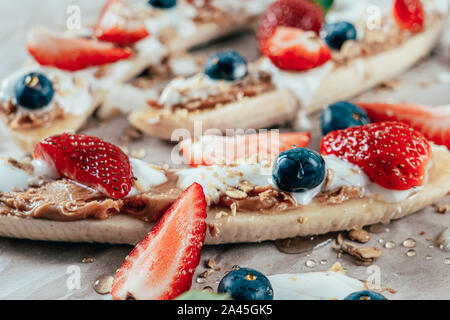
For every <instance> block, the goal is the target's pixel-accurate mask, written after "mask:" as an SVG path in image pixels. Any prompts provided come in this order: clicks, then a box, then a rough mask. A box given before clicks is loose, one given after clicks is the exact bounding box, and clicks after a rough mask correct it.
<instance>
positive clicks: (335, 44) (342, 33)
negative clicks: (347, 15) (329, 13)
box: [325, 21, 357, 50]
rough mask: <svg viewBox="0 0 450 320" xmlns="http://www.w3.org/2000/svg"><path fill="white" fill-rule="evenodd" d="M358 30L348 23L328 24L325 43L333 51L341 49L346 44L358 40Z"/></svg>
mask: <svg viewBox="0 0 450 320" xmlns="http://www.w3.org/2000/svg"><path fill="white" fill-rule="evenodd" d="M356 35H357V32H356V28H355V27H354V26H353V24H351V23H350V22H347V21H338V22H334V23H328V24H327V25H326V26H325V41H326V42H327V44H328V46H329V47H330V48H332V49H336V50H339V49H341V47H342V45H343V44H344V42H346V41H348V40H356Z"/></svg>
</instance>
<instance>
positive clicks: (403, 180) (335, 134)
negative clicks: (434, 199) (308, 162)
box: [320, 121, 431, 190]
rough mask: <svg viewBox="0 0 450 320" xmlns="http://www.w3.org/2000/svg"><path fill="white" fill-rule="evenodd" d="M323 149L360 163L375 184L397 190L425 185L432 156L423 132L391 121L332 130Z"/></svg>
mask: <svg viewBox="0 0 450 320" xmlns="http://www.w3.org/2000/svg"><path fill="white" fill-rule="evenodd" d="M320 151H321V152H322V154H324V155H329V154H333V155H335V156H337V157H339V158H341V159H344V160H347V161H349V162H351V163H353V164H356V165H358V166H359V167H361V168H362V170H363V171H364V172H365V173H366V174H367V175H368V176H369V178H370V179H371V180H372V181H374V182H375V183H378V184H379V185H381V186H382V187H385V188H388V189H396V190H406V189H410V188H412V187H416V186H420V185H422V183H423V181H424V177H425V172H426V165H427V162H428V160H429V158H430V156H431V148H430V145H429V144H428V142H427V140H426V139H425V137H424V136H423V135H422V134H421V133H420V132H418V131H415V130H414V129H413V128H411V127H410V126H408V125H406V124H404V123H401V122H390V121H387V122H377V123H370V124H366V125H363V126H359V127H350V128H347V129H344V130H337V131H332V132H330V133H329V134H327V135H326V136H325V137H324V138H323V139H322V143H321V146H320Z"/></svg>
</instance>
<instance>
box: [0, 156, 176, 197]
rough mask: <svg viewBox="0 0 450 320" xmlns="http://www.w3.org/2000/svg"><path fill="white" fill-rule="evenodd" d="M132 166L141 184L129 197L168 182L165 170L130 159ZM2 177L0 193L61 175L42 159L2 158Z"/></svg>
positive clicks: (18, 189) (137, 181) (26, 187)
mask: <svg viewBox="0 0 450 320" xmlns="http://www.w3.org/2000/svg"><path fill="white" fill-rule="evenodd" d="M130 164H131V168H132V171H133V175H134V177H135V178H136V183H135V184H139V190H138V189H137V188H136V187H134V186H133V187H132V189H131V191H130V193H129V196H132V195H136V194H138V193H139V192H142V191H147V190H150V189H151V188H152V187H154V186H159V185H161V184H163V183H165V182H167V181H168V178H167V176H166V175H165V173H164V171H163V170H161V169H158V168H156V167H154V166H152V165H150V164H148V163H146V162H144V161H142V160H139V159H136V158H130ZM0 177H2V179H0V192H12V191H23V190H26V189H28V188H29V187H30V186H36V185H39V182H40V181H46V180H56V179H59V178H60V175H59V174H58V172H57V171H56V169H55V167H54V166H53V165H52V164H50V163H49V162H47V161H44V160H42V159H33V160H31V161H29V162H25V163H18V162H16V161H14V160H12V159H11V158H6V157H0ZM80 185H81V184H80ZM86 188H88V187H86Z"/></svg>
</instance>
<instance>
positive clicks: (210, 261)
mask: <svg viewBox="0 0 450 320" xmlns="http://www.w3.org/2000/svg"><path fill="white" fill-rule="evenodd" d="M205 265H206V267H207V268H211V269H214V267H215V266H216V261H214V259H213V258H209V259H208V260H206V262H205Z"/></svg>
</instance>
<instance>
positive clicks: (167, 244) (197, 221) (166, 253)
mask: <svg viewBox="0 0 450 320" xmlns="http://www.w3.org/2000/svg"><path fill="white" fill-rule="evenodd" d="M205 235H206V200H205V195H204V193H203V189H202V187H201V186H200V185H199V184H198V183H194V184H192V185H191V186H190V187H188V188H187V189H186V190H185V191H184V192H183V193H182V195H181V196H180V197H179V198H178V199H177V200H176V201H175V202H174V204H173V205H172V206H171V207H170V208H169V209H168V210H167V211H166V212H165V213H164V215H163V216H162V217H161V219H160V220H159V221H158V223H157V224H156V225H155V227H153V229H152V230H151V231H150V232H149V233H148V234H147V236H146V237H145V238H144V239H143V240H141V242H139V243H138V245H137V246H136V247H135V248H134V249H133V251H131V253H130V254H129V255H128V257H127V258H126V259H125V261H124V263H123V264H122V266H121V267H120V268H119V270H118V271H117V273H116V276H115V277H114V282H113V285H112V289H111V294H112V296H113V298H114V299H117V300H119V299H122V300H125V299H139V300H144V299H145V300H171V299H173V298H175V297H177V296H179V295H180V294H182V293H183V292H185V291H187V290H189V288H190V287H191V284H192V276H193V274H194V271H195V268H196V267H197V265H198V263H199V262H200V250H201V248H202V245H203V243H204V240H205Z"/></svg>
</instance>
